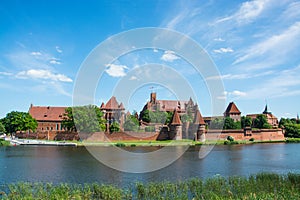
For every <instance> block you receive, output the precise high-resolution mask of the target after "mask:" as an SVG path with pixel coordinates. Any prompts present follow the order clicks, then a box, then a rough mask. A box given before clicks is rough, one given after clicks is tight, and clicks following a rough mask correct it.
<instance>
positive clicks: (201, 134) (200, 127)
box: [194, 109, 205, 142]
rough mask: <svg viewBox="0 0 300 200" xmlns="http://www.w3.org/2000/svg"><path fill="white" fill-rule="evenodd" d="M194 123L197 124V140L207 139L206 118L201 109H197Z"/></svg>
mask: <svg viewBox="0 0 300 200" xmlns="http://www.w3.org/2000/svg"><path fill="white" fill-rule="evenodd" d="M194 125H195V133H194V134H195V140H196V141H201V142H204V141H205V122H204V119H203V117H202V115H201V113H200V111H199V109H197V110H196V113H195V118H194Z"/></svg>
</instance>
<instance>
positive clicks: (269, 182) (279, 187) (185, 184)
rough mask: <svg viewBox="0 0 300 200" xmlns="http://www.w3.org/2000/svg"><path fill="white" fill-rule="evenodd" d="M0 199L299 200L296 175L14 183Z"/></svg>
mask: <svg viewBox="0 0 300 200" xmlns="http://www.w3.org/2000/svg"><path fill="white" fill-rule="evenodd" d="M1 189H2V192H1V193H0V197H1V198H2V199H16V200H17V199H104V200H110V199H114V200H118V199H147V200H148V199H149V200H151V199H193V200H196V199H299V198H300V174H293V173H289V174H286V175H279V174H274V173H260V174H256V175H251V176H249V177H242V176H234V177H227V178H225V177H221V176H215V177H212V178H208V179H200V178H193V179H189V180H185V181H181V182H174V183H173V182H166V181H163V182H150V183H134V184H132V185H130V186H128V187H126V188H119V187H116V186H114V185H104V184H100V183H93V184H59V185H53V184H51V183H24V182H20V183H15V184H10V185H5V186H3V188H1Z"/></svg>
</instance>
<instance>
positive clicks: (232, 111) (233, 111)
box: [225, 102, 241, 114]
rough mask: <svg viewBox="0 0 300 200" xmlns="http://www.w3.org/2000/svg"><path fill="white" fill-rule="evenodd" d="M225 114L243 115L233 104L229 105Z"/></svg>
mask: <svg viewBox="0 0 300 200" xmlns="http://www.w3.org/2000/svg"><path fill="white" fill-rule="evenodd" d="M225 113H228V114H241V112H240V110H239V109H238V108H237V106H236V105H235V104H234V103H233V102H230V103H229V105H228V107H227V109H226V111H225Z"/></svg>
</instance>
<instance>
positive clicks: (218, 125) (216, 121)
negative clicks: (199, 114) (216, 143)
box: [208, 118, 224, 129]
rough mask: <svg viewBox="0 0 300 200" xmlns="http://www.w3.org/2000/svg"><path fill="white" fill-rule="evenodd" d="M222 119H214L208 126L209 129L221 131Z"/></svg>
mask: <svg viewBox="0 0 300 200" xmlns="http://www.w3.org/2000/svg"><path fill="white" fill-rule="evenodd" d="M223 126H224V119H223V118H215V119H213V120H212V121H211V122H210V124H209V127H208V128H209V129H223Z"/></svg>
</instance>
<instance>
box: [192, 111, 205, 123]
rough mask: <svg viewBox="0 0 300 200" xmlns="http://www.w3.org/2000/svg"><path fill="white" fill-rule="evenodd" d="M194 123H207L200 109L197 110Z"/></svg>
mask: <svg viewBox="0 0 300 200" xmlns="http://www.w3.org/2000/svg"><path fill="white" fill-rule="evenodd" d="M194 124H200V125H205V121H204V119H203V117H202V115H201V113H200V111H199V110H197V111H196V114H195V119H194Z"/></svg>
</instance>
